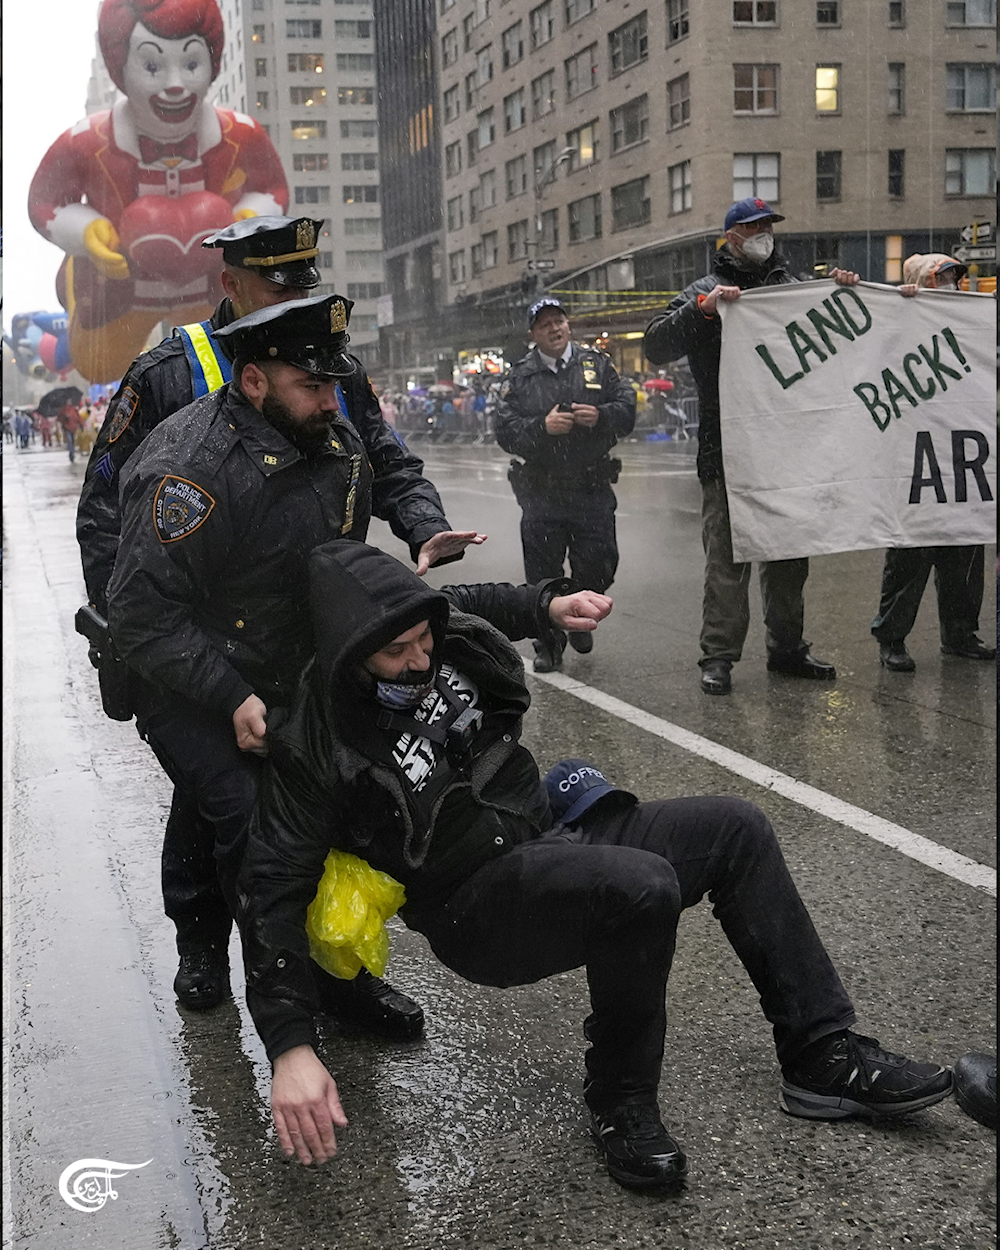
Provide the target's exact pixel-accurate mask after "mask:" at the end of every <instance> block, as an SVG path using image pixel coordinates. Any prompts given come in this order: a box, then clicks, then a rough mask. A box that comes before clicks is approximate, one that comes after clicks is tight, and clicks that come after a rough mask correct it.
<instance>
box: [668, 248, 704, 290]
mask: <svg viewBox="0 0 1000 1250" xmlns="http://www.w3.org/2000/svg"><path fill="white" fill-rule="evenodd" d="M700 266H701V249H700V248H699V249H698V251H697V252H696V251H695V249H694V248H693V247H679V248H677V249H676V250H675V251H673V252H669V253H668V254H667V290H668V291H683V290H684V288H685V287H687V286H690V285H691V283H692V282H693V281H694V280H695V278H696V277H697V276H698V273H699V271H700Z"/></svg>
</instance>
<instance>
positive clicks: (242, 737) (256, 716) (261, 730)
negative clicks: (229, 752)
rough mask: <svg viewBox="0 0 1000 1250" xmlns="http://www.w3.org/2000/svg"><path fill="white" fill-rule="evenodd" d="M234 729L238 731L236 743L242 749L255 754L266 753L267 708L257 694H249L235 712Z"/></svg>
mask: <svg viewBox="0 0 1000 1250" xmlns="http://www.w3.org/2000/svg"><path fill="white" fill-rule="evenodd" d="M233 729H234V730H235V731H236V745H237V746H238V747H239V748H240V750H241V751H250V752H252V753H253V754H254V755H266V754H267V743H266V742H265V741H264V735H265V734H266V733H267V708H266V707H265V706H264V704H263V702H262V701H261V700H260V699H258V698H257V696H256V695H255V694H251V695H247V697H246V698H245V699H244V700H243V702H242V703H241V704H240V705H239V707H238V708H237V709H236V711H235V712H234V713H233Z"/></svg>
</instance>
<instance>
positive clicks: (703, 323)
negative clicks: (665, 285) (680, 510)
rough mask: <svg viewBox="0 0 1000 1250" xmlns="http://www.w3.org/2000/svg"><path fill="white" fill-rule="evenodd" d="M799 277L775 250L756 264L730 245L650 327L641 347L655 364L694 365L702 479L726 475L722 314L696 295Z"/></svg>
mask: <svg viewBox="0 0 1000 1250" xmlns="http://www.w3.org/2000/svg"><path fill="white" fill-rule="evenodd" d="M796 281H798V279H796V278H793V277H792V276H791V274H790V273H789V272H788V270H787V269H786V268H785V262H784V261H783V260H782V259H781V257H780V256H779V255H778V254H777V252H774V253H772V255H771V258H770V260H769V261H768V262H767V264H766V265H754V264H751V263H750V262H749V261H746V260H743V259H742V258H741V257H738V256H734V255H733V253H732V252H731V251H730V250H729V246H728V244H726V245H724V246H723V247H720V248H719V250H718V251H717V252H716V253H715V261H714V264H713V272H712V273H710V274H706V275H705V277H704V278H699V279H698V280H697V282H692V283H691V285H690V286H689V287H688V288H687V289H686V290H684V291H682V292H681V293H680V295H676V296H675V297H674V298H673V299H672V300H671V301H670V303H669V304H668V305H667V307H666V309H665V311H664V312H662V313H660V314H658V316H656V317H654V318H653V320H652V321H651V322H650V323H649V325H648V326H647V327H646V337H645V340H644V341H643V346H642V350H643V352H644V353H645V355H646V356H647V357H648V359H649V360H651V361H652V362H653V364H654V365H666V364H669V363H670V361H672V360H679V359H680V358H681V356H687V358H688V363H689V365H690V366H691V373H692V376H693V377H694V380H695V385H696V386H697V387H698V477H699V478H700V479H701V480H702V481H703V482H707V481H711V480H712V479H713V478H717V477H722V475H723V467H722V425H721V422H720V419H719V358H720V354H721V352H722V321H721V318H720V317H718V316H713V317H706V316H705V315H704V314H703V313H702V311H701V309H700V307H699V305H698V296H699V295H707V294H708V293H709V291H711V290H713V289H714V288H715V287H717V286H738V287H739V288H740V290H741V291H749V290H752V289H753V288H754V287H759V286H780V285H782V284H784V283H786V282H796Z"/></svg>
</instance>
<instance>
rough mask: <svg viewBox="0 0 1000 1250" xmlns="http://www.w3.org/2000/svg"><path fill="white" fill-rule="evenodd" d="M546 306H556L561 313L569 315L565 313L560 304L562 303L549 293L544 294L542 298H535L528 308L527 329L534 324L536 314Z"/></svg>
mask: <svg viewBox="0 0 1000 1250" xmlns="http://www.w3.org/2000/svg"><path fill="white" fill-rule="evenodd" d="M546 308H558V309H559V311H560V312H561V313H564V314H566V315H567V316H568V315H569V314H567V313H566V309H565V308H564V307H563V306H562V304H560V303H559V301H558V300H557V299H553V298H552V296H551V295H546V296H544V297H543V298H542V299H536V300H535V302H534V303H533V304H532V305H531V307H530V308H529V309H528V329H529V330H530V329H531V327H532V326H533V325H534V324H535V319H536V317H537V316H538V314H539V313H540V312H542V311H543V309H546Z"/></svg>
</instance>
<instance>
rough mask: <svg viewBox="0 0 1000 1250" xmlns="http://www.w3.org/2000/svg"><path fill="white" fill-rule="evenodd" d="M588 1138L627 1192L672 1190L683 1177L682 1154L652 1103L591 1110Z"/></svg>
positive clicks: (685, 1161)
mask: <svg viewBox="0 0 1000 1250" xmlns="http://www.w3.org/2000/svg"><path fill="white" fill-rule="evenodd" d="M590 1135H591V1137H593V1139H594V1141H595V1142H596V1143H597V1145H598V1146H599V1147H600V1149H601V1150H602V1151H603V1152H604V1158H605V1161H606V1163H607V1165H608V1172H609V1173H610V1174H611V1176H613V1177H614V1179H615V1180H616V1181H617V1182H618V1183H619V1184H620V1185H627V1186H628V1187H629V1188H630V1189H676V1188H677V1187H678V1186H679V1185H681V1184H683V1181H684V1177H685V1176H686V1174H687V1159H686V1158H685V1156H684V1151H683V1150H681V1148H680V1146H678V1144H677V1143H676V1142H675V1141H674V1139H673V1138H672V1137H671V1136H670V1134H669V1133H668V1132H667V1130H666V1129H665V1128H664V1127H663V1121H662V1120H661V1119H660V1112H659V1109H658V1107H657V1106H656V1103H655V1102H651V1103H622V1104H620V1105H619V1106H617V1107H611V1108H610V1109H609V1110H608V1111H602V1112H597V1111H592V1112H591V1114H590Z"/></svg>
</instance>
